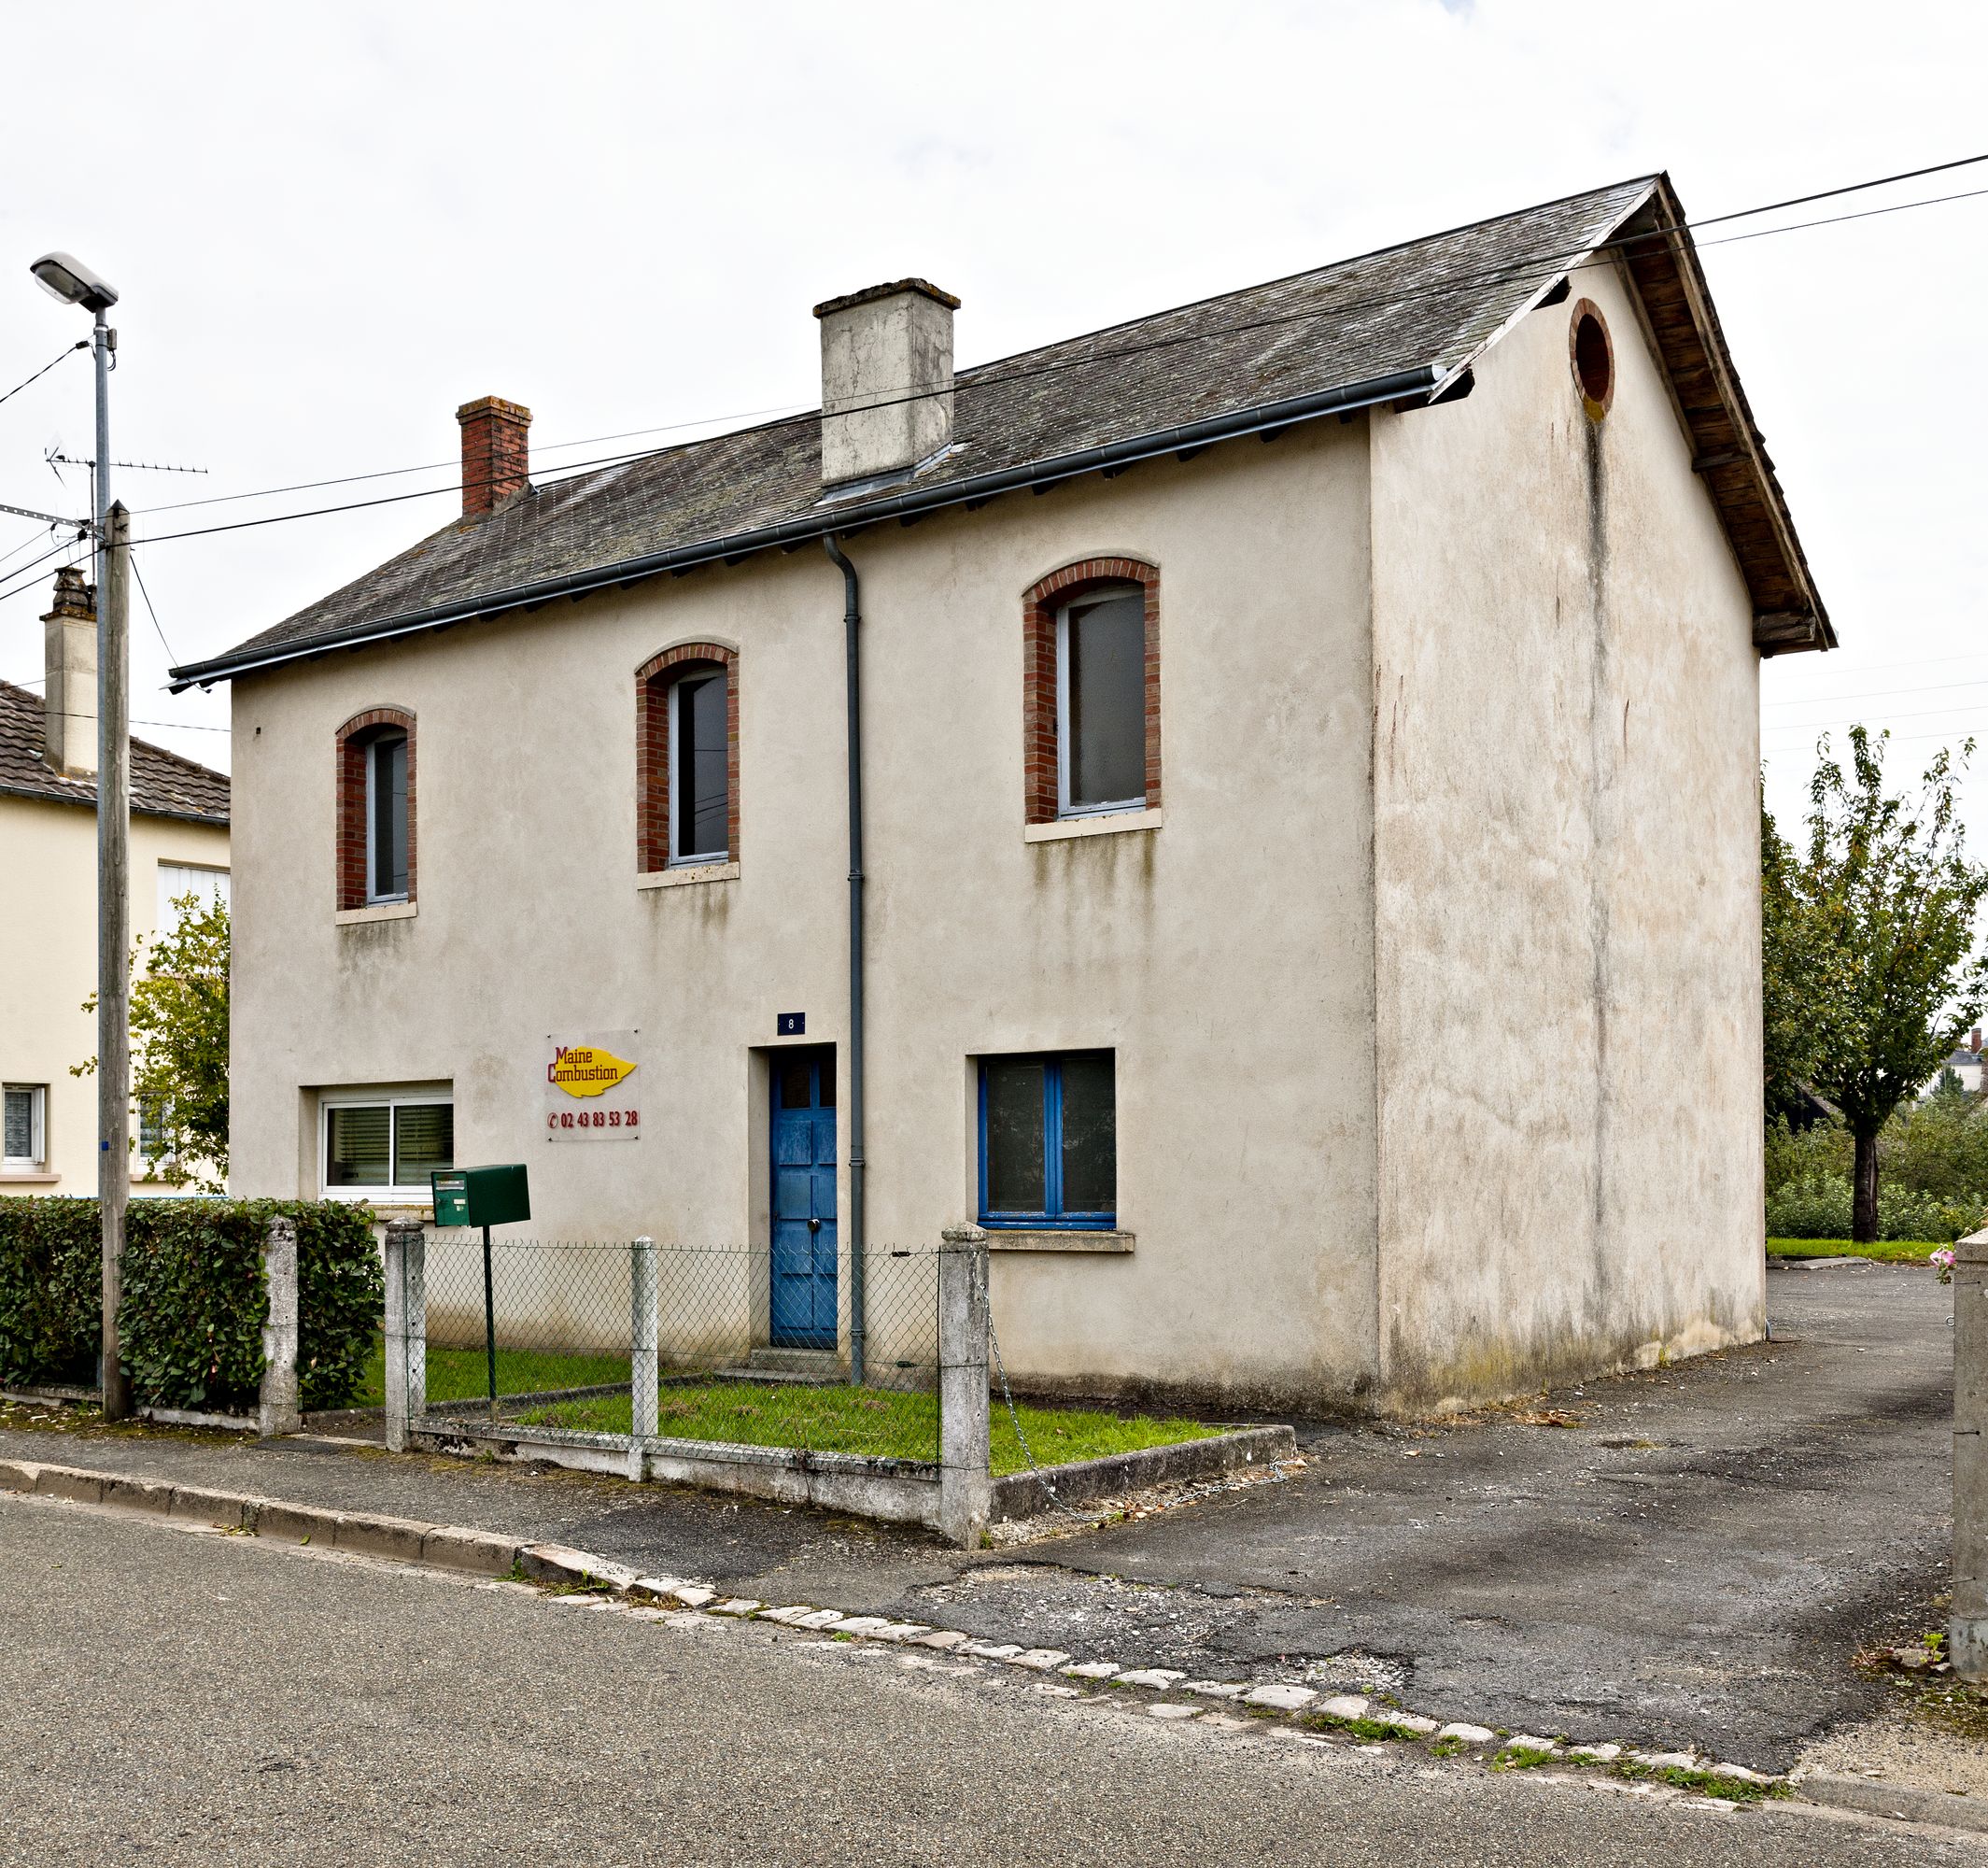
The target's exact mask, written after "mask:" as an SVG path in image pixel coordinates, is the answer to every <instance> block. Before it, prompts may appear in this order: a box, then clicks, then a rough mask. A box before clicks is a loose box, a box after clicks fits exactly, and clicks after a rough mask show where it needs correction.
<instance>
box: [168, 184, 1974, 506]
mask: <svg viewBox="0 0 1988 1868" xmlns="http://www.w3.org/2000/svg"><path fill="white" fill-rule="evenodd" d="M1980 160H1982V161H1988V157H1982V158H1981V159H1980ZM1866 185H1867V186H1876V185H1877V184H1875V183H1871V184H1866ZM1978 192H1979V193H1981V194H1983V195H1988V189H1983V190H1980V191H1978ZM1972 198H1974V197H1973V196H1971V195H1953V196H1949V197H1945V199H1949V200H1969V199H1972ZM1937 205H1939V203H1937V202H1931V201H1907V202H1900V203H1898V204H1897V205H1895V206H1892V207H1886V208H1876V209H1873V210H1872V213H1874V214H1896V213H1901V212H1903V211H1904V210H1905V209H1906V208H1908V207H1929V206H1937ZM1838 218H1839V219H1846V220H1851V219H1868V218H1869V217H1868V216H1866V215H1843V216H1840V217H1838ZM1686 224H1688V223H1680V224H1679V226H1678V227H1671V228H1659V229H1657V230H1655V232H1656V233H1675V232H1678V231H1680V230H1681V228H1682V227H1683V226H1684V225H1686ZM1830 224H1832V223H1831V222H1829V221H1827V220H1811V221H1804V222H1803V223H1801V225H1800V226H1798V227H1787V228H1766V229H1763V230H1762V233H1761V234H1759V235H1755V234H1745V235H1734V236H1732V237H1733V238H1735V239H1741V238H1745V239H1754V238H1759V237H1764V235H1765V234H1768V233H1800V232H1803V231H1805V230H1806V229H1808V228H1812V227H1824V226H1828V225H1830ZM1650 237H1653V236H1652V235H1650V234H1634V235H1631V236H1629V237H1628V239H1625V240H1622V241H1604V242H1602V243H1600V245H1598V246H1595V247H1588V248H1580V249H1579V251H1580V252H1581V253H1585V254H1588V255H1593V254H1599V253H1604V252H1608V251H1611V250H1615V249H1618V248H1623V247H1627V246H1629V245H1632V244H1634V243H1635V242H1636V241H1640V240H1643V239H1647V238H1650ZM1707 244H1708V245H1712V246H1717V245H1722V244H1724V243H1723V242H1719V241H1711V242H1708V243H1707ZM1573 257H1574V256H1573V255H1572V253H1566V252H1563V253H1558V254H1548V255H1543V256H1541V257H1540V258H1539V259H1537V260H1534V261H1530V262H1525V263H1524V265H1523V266H1519V267H1517V268H1516V270H1514V271H1511V272H1509V273H1507V274H1505V275H1503V276H1502V277H1503V278H1523V277H1528V276H1531V274H1532V273H1533V272H1534V271H1536V269H1537V267H1538V266H1540V265H1544V264H1549V263H1552V262H1555V261H1557V260H1560V259H1572V258H1573ZM1602 263H1605V262H1601V261H1598V260H1595V259H1593V258H1587V259H1582V260H1579V261H1578V262H1576V263H1573V264H1571V265H1570V266H1569V267H1568V271H1569V272H1582V271H1586V270H1587V269H1588V268H1589V267H1591V266H1595V265H1599V264H1602ZM1498 282H1499V280H1498V279H1497V278H1486V279H1484V280H1481V281H1479V283H1487V284H1495V283H1498ZM1459 283H1465V282H1464V281H1458V280H1449V281H1445V282H1444V283H1443V284H1441V285H1440V286H1437V285H1431V286H1430V287H1428V288H1426V289H1425V290H1423V291H1421V292H1393V293H1389V295H1388V296H1387V297H1386V298H1385V299H1377V300H1373V301H1370V302H1369V303H1368V304H1365V305H1362V304H1336V305H1332V306H1327V307H1321V308H1318V309H1316V310H1311V311H1303V312H1290V313H1284V314H1281V315H1279V316H1277V317H1275V318H1257V319H1253V320H1251V321H1249V322H1248V323H1244V324H1234V325H1225V326H1222V327H1221V328H1220V329H1219V330H1216V331H1205V332H1191V333H1182V334H1181V335H1180V336H1177V337H1163V338H1156V339H1154V340H1153V341H1152V342H1151V343H1149V344H1137V345H1130V346H1127V347H1125V348H1123V349H1121V350H1111V351H1102V352H1094V353H1092V354H1090V355H1087V356H1083V357H1075V358H1070V359H1068V360H1066V361H1059V362H1055V363H1047V364H1044V365H1043V366H1042V367H1041V368H1039V369H1036V370H1017V371H1011V372H1009V373H1008V375H1005V376H997V377H988V378H985V379H983V380H980V381H976V382H962V383H958V384H955V385H954V386H953V387H952V389H914V390H912V391H910V392H909V393H908V394H905V395H902V396H896V397H894V398H892V399H890V400H889V401H885V402H877V403H865V404H864V407H865V410H866V412H868V411H871V410H876V409H885V408H895V407H897V406H899V405H901V404H903V403H914V402H924V401H926V400H928V399H929V398H931V397H933V396H937V395H966V394H970V393H973V392H977V391H980V390H987V389H1005V388H1007V387H1008V385H1009V384H1012V383H1021V382H1028V381H1032V380H1034V379H1035V378H1036V377H1040V376H1049V375H1061V374H1063V373H1064V372H1065V371H1069V370H1079V369H1086V368H1089V367H1092V366H1093V365H1095V364H1098V363H1107V362H1111V361H1117V360H1119V359H1121V358H1126V357H1135V356H1141V355H1144V354H1146V353H1148V352H1150V351H1154V350H1163V349H1171V348H1174V347H1177V346H1179V345H1183V344H1194V343H1205V342H1206V341H1208V340H1209V339H1210V338H1214V337H1224V336H1233V335H1237V334H1241V333H1248V332H1250V331H1256V330H1260V329H1263V328H1265V327H1267V326H1271V325H1277V324H1288V323H1292V322H1296V321H1302V320H1304V319H1307V318H1344V317H1346V316H1347V315H1348V314H1349V313H1351V312H1354V311H1359V310H1364V309H1372V308H1374V307H1375V306H1380V305H1396V304H1403V303H1404V302H1405V301H1408V300H1411V299H1414V298H1417V297H1422V296H1428V295H1430V294H1431V293H1433V292H1436V291H1439V290H1440V291H1449V290H1455V289H1456V286H1457V285H1458V284H1459ZM1161 315H1162V316H1164V314H1161ZM1071 341H1081V340H1071ZM990 367H991V366H990ZM692 425H693V426H697V425H700V424H692ZM665 451H667V450H661V449H655V448H637V449H633V450H630V451H628V452H626V453H622V454H613V455H603V456H601V457H600V458H599V459H598V460H582V461H574V462H569V463H567V464H566V465H565V466H564V467H563V468H562V469H561V473H562V474H563V475H564V477H562V478H558V479H551V478H548V479H546V480H543V481H542V482H540V483H539V484H540V486H541V488H543V487H549V486H563V485H564V484H565V483H566V479H568V478H572V477H576V476H578V475H579V474H584V473H590V472H594V471H597V470H599V469H600V468H603V467H610V466H616V465H622V464H625V463H627V461H630V460H642V459H645V458H651V457H653V456H655V455H656V454H657V453H660V452H665ZM498 477H499V476H498V475H495V474H492V475H490V476H489V477H487V478H486V479H483V480H465V481H462V482H460V483H458V485H455V486H444V487H427V488H420V489H419V490H417V491H416V492H411V493H387V494H383V495H381V496H380V497H379V498H378V499H375V500H351V501H345V502H342V503H340V504H338V505H335V506H312V507H307V508H306V509H305V510H303V511H302V512H295V513H271V514H269V515H267V516H266V517H262V518H255V519H237V520H234V521H233V522H232V523H230V524H227V525H218V526H199V527H194V528H191V529H190V530H188V531H167V532H155V533H153V534H152V535H151V536H149V537H148V538H144V539H140V540H137V541H135V543H137V544H141V545H164V544H168V543H170V542H172V541H173V540H175V539H182V538H205V537H207V536H209V535H210V534H212V533H215V532H223V531H247V530H249V529H251V528H254V527H257V526H265V525H282V524H286V523H287V522H289V520H291V519H310V518H323V517H328V516H330V515H331V514H335V513H350V512H360V511H364V510H366V509H367V508H370V507H373V506H390V505H399V504H402V503H403V502H406V501H408V500H426V499H432V498H435V497H436V496H437V495H439V494H443V493H451V492H466V491H471V490H474V489H476V488H482V487H487V486H490V485H492V484H494V483H495V481H496V480H497V478H498ZM161 510H164V509H163V508H162V509H161Z"/></svg>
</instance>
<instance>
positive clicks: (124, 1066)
mask: <svg viewBox="0 0 1988 1868" xmlns="http://www.w3.org/2000/svg"><path fill="white" fill-rule="evenodd" d="M28 270H29V271H30V272H32V273H33V274H34V275H35V278H36V279H37V280H38V281H39V282H40V284H41V286H42V289H43V290H45V291H48V292H49V293H50V294H51V295H52V296H54V297H56V298H59V299H61V300H63V303H65V304H79V305H81V306H82V307H83V309H84V310H85V311H87V312H90V313H91V314H92V317H93V318H95V325H94V328H93V329H92V333H91V340H92V341H91V349H92V353H93V354H94V357H95V360H96V467H95V485H96V515H95V517H96V568H97V580H96V583H97V604H96V615H97V710H96V711H97V770H96V844H97V997H96V1025H97V1208H98V1212H99V1215H100V1218H101V1220H102V1224H103V1239H104V1324H103V1361H104V1368H103V1378H102V1380H103V1394H104V1418H105V1419H106V1420H107V1421H119V1420H122V1419H123V1418H124V1416H125V1415H127V1414H128V1413H130V1411H131V1392H130V1385H129V1383H127V1382H126V1380H125V1379H124V1372H123V1369H122V1367H121V1366H120V1350H119V1334H118V1309H119V1300H120V1296H121V1294H122V1287H123V1274H124V1209H125V1207H126V1205H127V1204H128V1203H129V1201H130V1198H131V1159H130V1156H131V1026H130V1006H129V990H128V985H129V973H128V971H127V968H128V964H129V963H128V961H127V959H126V957H125V956H126V953H127V950H128V949H129V947H130V945H131V903H130V899H129V889H128V881H129V876H128V870H129V862H130V843H131V729H130V721H129V718H128V715H129V712H130V701H129V695H128V688H129V684H130V668H129V665H128V664H129V651H128V644H127V621H128V616H129V603H130V581H131V526H130V517H129V516H128V515H127V514H126V512H125V511H124V508H123V507H122V506H118V507H115V508H114V507H113V506H112V505H111V502H110V360H111V357H112V356H113V354H114V353H115V352H116V350H117V347H118V333H116V332H115V331H113V330H112V329H111V328H110V326H109V324H108V323H106V320H105V314H106V312H107V311H108V310H109V309H110V307H111V306H112V305H114V304H117V302H118V293H117V289H116V288H115V287H114V286H112V285H111V284H110V282H109V281H108V280H107V279H104V278H101V277H99V276H97V275H96V274H95V273H93V272H92V271H91V270H90V268H89V267H88V266H86V265H84V264H83V262H81V261H80V260H78V259H76V258H74V257H73V256H72V255H70V254H68V253H44V254H43V255H42V256H41V258H40V259H38V260H36V261H35V263H34V264H33V265H32V266H31V267H30V268H29V269H28Z"/></svg>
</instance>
